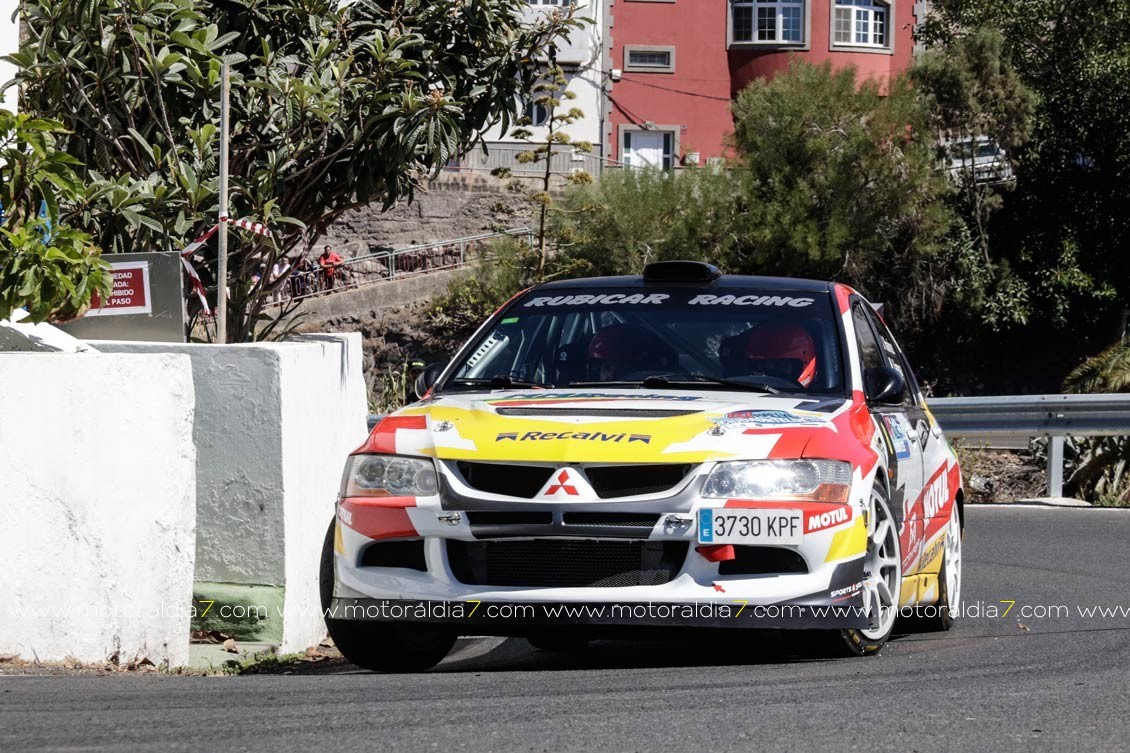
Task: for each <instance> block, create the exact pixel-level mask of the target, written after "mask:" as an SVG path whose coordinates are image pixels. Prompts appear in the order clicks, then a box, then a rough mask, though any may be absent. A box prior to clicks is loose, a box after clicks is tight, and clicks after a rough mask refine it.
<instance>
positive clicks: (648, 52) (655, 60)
mask: <svg viewBox="0 0 1130 753" xmlns="http://www.w3.org/2000/svg"><path fill="white" fill-rule="evenodd" d="M624 70H625V71H636V72H641V73H674V72H675V48H674V47H644V46H635V45H625V46H624Z"/></svg>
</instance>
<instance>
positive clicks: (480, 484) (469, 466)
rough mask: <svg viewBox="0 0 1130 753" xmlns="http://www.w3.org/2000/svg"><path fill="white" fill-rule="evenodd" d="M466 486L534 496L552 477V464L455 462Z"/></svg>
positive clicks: (484, 490) (507, 493)
mask: <svg viewBox="0 0 1130 753" xmlns="http://www.w3.org/2000/svg"><path fill="white" fill-rule="evenodd" d="M456 467H458V468H459V472H460V473H461V474H463V479H464V480H465V481H466V482H467V485H468V486H470V487H472V488H474V489H478V490H479V491H483V492H490V493H491V494H505V495H506V496H509V497H522V498H523V499H533V498H534V497H535V496H537V493H538V492H539V491H541V488H542V487H543V486H545V482H546V481H549V476H550V474H551V473H553V471H554V469H553V468H552V467H547V466H541V465H504V464H501V463H472V462H469V461H466V460H461V461H459V463H457V464H456Z"/></svg>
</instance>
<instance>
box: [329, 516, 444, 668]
mask: <svg viewBox="0 0 1130 753" xmlns="http://www.w3.org/2000/svg"><path fill="white" fill-rule="evenodd" d="M335 526H336V521H334V522H331V523H330V528H329V530H328V531H327V532H326V539H325V542H324V543H323V544H322V559H321V562H320V565H319V568H318V595H319V597H320V599H321V602H322V611H323V613H327V614H328V610H329V608H330V603H331V602H332V600H333V592H334V527H335ZM326 629H327V630H328V631H329V634H330V638H331V639H333V642H334V645H335V646H336V647H337V650H338V651H340V652H341V655H342V656H344V657H345V658H346V659H348V660H349V661H350V662H351V663H353V664H356V665H357V666H358V667H360V668H361V669H367V670H369V671H371V672H423V671H424V670H426V669H431V668H432V667H434V666H435V665H437V664H439V663H440V662H441V661H443V658H444V657H445V656H447V654H448V653H449V652H450V651H451V647H452V646H454V645H455V639H456V637H457V636H456V635H455V633H454V632H453V631H452V630H449V629H447V628H443V627H435V626H431V625H418V624H412V623H399V622H370V621H367V620H339V619H334V618H332V617H329V616H327V617H326Z"/></svg>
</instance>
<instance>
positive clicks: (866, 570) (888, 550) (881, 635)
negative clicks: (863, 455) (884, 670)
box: [827, 484, 902, 656]
mask: <svg viewBox="0 0 1130 753" xmlns="http://www.w3.org/2000/svg"><path fill="white" fill-rule="evenodd" d="M901 591H902V553H901V551H900V548H899V536H898V526H897V525H896V524H895V518H894V516H893V515H892V514H891V507H890V504H889V502H888V500H887V492H886V490H885V489H884V488H883V487H882V486H880V485H878V484H876V486H875V487H874V488H873V489H872V490H871V499H870V501H869V504H868V508H867V553H866V554H865V555H864V559H863V608H864V610H866V611H867V614H868V617H869V619H870V622H871V624H870V626H869V627H866V628H846V629H843V630H838V631H834V632H832V633H831V634H830V635H829V636H827V637H828V638H829V639H830V642H831V646H832V647H833V648H834V650H835V651H836V653H846V654H847V655H849V656H867V655H869V654H875V653H878V652H879V649H881V648H882V647H883V645H884V644H885V643H886V642H887V639H888V638H890V637H891V631H892V630H893V629H894V626H895V618H896V617H897V616H898V607H899V596H900V594H901Z"/></svg>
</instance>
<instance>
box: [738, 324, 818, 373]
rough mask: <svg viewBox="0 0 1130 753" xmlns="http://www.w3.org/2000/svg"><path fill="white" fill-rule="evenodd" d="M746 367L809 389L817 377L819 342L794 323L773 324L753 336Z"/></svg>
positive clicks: (749, 344) (756, 331)
mask: <svg viewBox="0 0 1130 753" xmlns="http://www.w3.org/2000/svg"><path fill="white" fill-rule="evenodd" d="M745 355H746V364H747V365H748V366H749V367H751V368H753V369H754V370H756V371H757V372H759V373H765V374H780V375H783V376H786V377H788V378H789V379H792V380H794V381H796V382H798V383H799V384H800V385H801V386H802V387H808V386H809V385H810V384H812V380H813V379H814V378H815V376H816V343H815V342H814V341H813V340H812V335H810V334H808V330H806V329H805V328H804V327H802V326H801V325H799V324H796V323H794V322H770V323H767V324H763V325H761V326H760V327H757V328H756V329H754V330H753V332H751V333H750V336H749V339H748V340H747V341H746V348H745Z"/></svg>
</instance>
